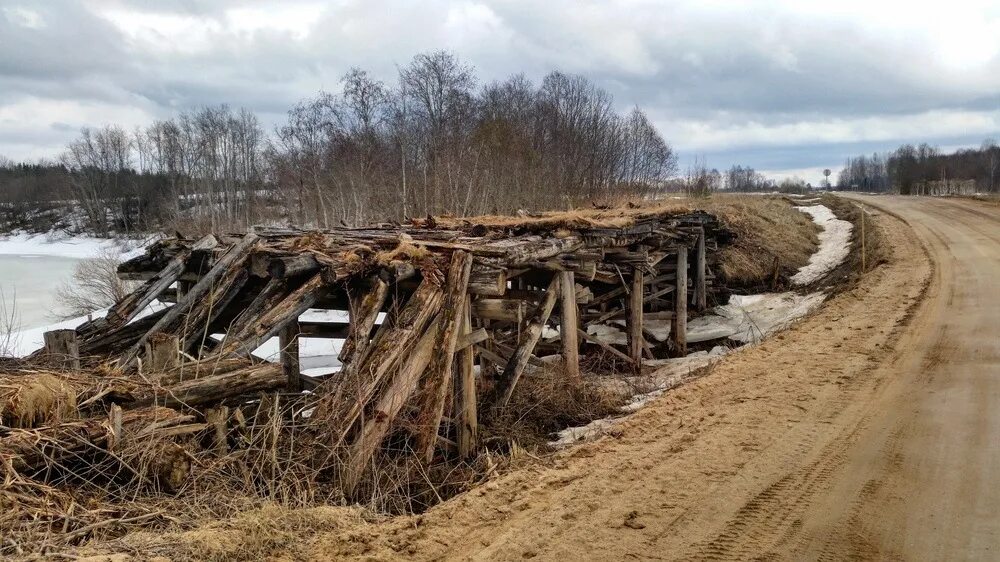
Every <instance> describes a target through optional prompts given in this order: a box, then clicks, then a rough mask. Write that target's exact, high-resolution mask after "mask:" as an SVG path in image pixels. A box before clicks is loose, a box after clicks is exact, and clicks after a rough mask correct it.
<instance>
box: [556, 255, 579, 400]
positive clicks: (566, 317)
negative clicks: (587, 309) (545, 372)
mask: <svg viewBox="0 0 1000 562" xmlns="http://www.w3.org/2000/svg"><path fill="white" fill-rule="evenodd" d="M559 277H560V280H559V285H560V287H562V291H561V298H560V300H561V301H562V310H561V313H560V315H559V316H560V318H559V322H560V326H559V335H560V337H559V339H560V340H561V341H562V356H563V368H564V369H565V370H566V376H567V377H569V379H570V380H572V381H575V382H579V381H580V340H579V338H578V337H577V331H578V330H579V328H580V321H579V319H578V316H579V315H578V314H577V312H578V311H577V305H576V289H575V288H576V279H575V276H574V274H573V272H572V271H564V272H562V273H560V274H559Z"/></svg>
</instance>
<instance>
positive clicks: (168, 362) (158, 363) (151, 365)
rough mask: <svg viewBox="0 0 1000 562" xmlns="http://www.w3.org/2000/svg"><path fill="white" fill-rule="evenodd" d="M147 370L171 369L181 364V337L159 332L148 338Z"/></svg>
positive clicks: (155, 371) (160, 370)
mask: <svg viewBox="0 0 1000 562" xmlns="http://www.w3.org/2000/svg"><path fill="white" fill-rule="evenodd" d="M145 346H146V349H145V351H146V353H145V357H146V370H147V371H149V372H152V373H162V372H164V371H169V370H171V369H173V368H175V367H177V366H178V365H180V364H181V344H180V338H179V337H177V336H175V335H172V334H164V333H163V332H157V333H155V334H152V335H150V336H149V339H147V340H146V344H145Z"/></svg>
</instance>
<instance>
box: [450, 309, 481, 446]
mask: <svg viewBox="0 0 1000 562" xmlns="http://www.w3.org/2000/svg"><path fill="white" fill-rule="evenodd" d="M466 299H468V297H466ZM463 332H465V334H471V333H472V314H471V313H470V307H469V300H466V301H465V323H464V327H463ZM475 360H476V352H475V349H474V348H473V346H471V345H470V346H468V347H465V348H463V349H462V350H461V351H459V352H458V369H457V370H456V373H455V400H456V405H455V411H456V413H457V415H456V417H457V418H458V423H457V424H456V425H457V426H458V454H459V456H461V457H462V458H469V457H471V456H472V455H473V454H474V453H475V451H476V443H477V442H478V440H479V411H478V407H477V404H476V374H475V369H474V368H475V365H474V363H475Z"/></svg>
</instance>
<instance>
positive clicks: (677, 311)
mask: <svg viewBox="0 0 1000 562" xmlns="http://www.w3.org/2000/svg"><path fill="white" fill-rule="evenodd" d="M687 257H688V255H687V248H679V249H678V250H677V294H676V295H674V326H673V330H671V332H670V335H671V336H672V337H673V340H674V348H675V349H676V350H677V354H678V355H679V356H680V357H683V356H685V355H687V304H688V283H687V269H688V268H687Z"/></svg>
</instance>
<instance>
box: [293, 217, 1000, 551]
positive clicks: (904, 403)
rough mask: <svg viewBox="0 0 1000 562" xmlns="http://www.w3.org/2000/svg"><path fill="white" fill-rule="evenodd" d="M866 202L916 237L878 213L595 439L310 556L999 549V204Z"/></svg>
mask: <svg viewBox="0 0 1000 562" xmlns="http://www.w3.org/2000/svg"><path fill="white" fill-rule="evenodd" d="M873 201H874V202H876V203H877V204H879V205H884V206H885V207H886V208H888V209H890V210H891V211H892V212H893V213H898V214H899V215H900V216H901V217H903V218H904V219H906V220H907V221H908V222H910V223H911V224H912V227H913V229H914V230H915V232H916V233H917V235H918V237H919V240H921V241H922V242H923V243H922V244H921V243H920V242H918V241H917V240H915V239H914V237H913V232H912V231H911V230H910V229H909V227H907V226H906V225H904V224H903V223H902V222H901V221H900V220H897V219H895V218H892V217H891V216H889V215H885V214H883V215H882V217H881V219H880V223H881V228H883V229H884V233H885V234H886V236H887V238H889V239H891V240H893V244H892V260H891V263H889V264H888V265H885V266H883V267H880V268H879V269H877V270H876V271H875V272H873V273H871V274H870V275H869V277H868V279H867V280H866V282H865V283H863V284H862V285H861V286H859V287H857V288H855V289H853V290H851V291H849V292H847V293H844V294H841V295H839V296H838V297H836V298H834V299H832V300H831V301H830V303H829V304H828V305H827V306H825V307H824V308H823V309H822V310H821V312H819V313H817V314H816V315H814V316H812V317H810V318H808V319H807V320H805V321H804V322H802V323H801V324H799V325H798V326H796V327H795V328H793V329H792V330H791V331H789V332H786V333H785V334H783V335H780V336H778V337H777V338H776V339H772V340H770V341H768V342H766V343H764V344H762V345H760V346H758V347H755V348H752V349H746V350H743V351H740V352H738V353H736V354H735V355H733V356H731V357H730V358H728V359H727V360H726V361H725V362H723V363H722V364H720V365H719V366H718V367H716V368H715V370H714V372H713V373H711V374H710V375H708V376H706V377H704V378H702V379H700V380H699V381H697V382H695V383H692V384H690V385H688V386H685V387H682V388H680V389H677V390H676V391H674V392H671V393H669V394H668V395H666V396H665V397H664V398H662V399H660V400H658V401H656V402H654V403H653V404H652V405H650V406H649V407H647V408H646V409H644V410H642V411H640V412H638V413H637V414H635V415H634V416H632V418H630V419H629V420H628V421H627V422H625V423H624V424H622V425H621V426H620V428H619V430H618V431H617V432H616V434H615V435H612V436H608V437H605V438H603V439H601V440H599V441H597V442H594V443H591V444H587V445H583V446H580V447H577V448H575V449H573V450H572V451H569V452H567V453H564V454H563V455H560V456H558V457H557V458H556V459H554V460H553V461H552V462H551V463H550V464H547V465H545V466H537V465H536V466H533V467H530V468H526V469H523V470H518V471H514V472H512V473H510V474H508V475H506V476H504V477H502V478H500V479H498V480H496V481H494V482H491V483H490V484H488V485H486V486H484V487H483V488H481V489H479V490H476V491H473V492H472V493H470V494H466V495H464V496H461V497H458V498H455V499H454V500H452V501H449V502H446V503H445V504H442V505H440V506H438V507H436V508H434V509H432V510H431V511H429V512H428V513H426V514H424V515H423V516H421V517H419V518H409V519H396V520H393V521H390V522H388V523H384V524H373V525H362V526H360V527H357V526H352V527H351V528H349V529H345V530H344V531H343V532H339V533H330V534H326V535H323V536H319V537H316V538H314V539H313V540H312V544H311V545H310V546H309V548H310V552H311V554H312V556H313V557H314V558H316V559H321V558H328V557H331V556H337V555H354V556H359V555H360V556H365V557H370V558H372V559H399V558H409V559H482V560H487V559H489V560H493V559H501V560H523V559H529V558H537V559H545V560H553V559H576V560H594V559H644V560H645V559H668V560H673V559H706V560H743V559H754V558H766V559H792V560H814V559H827V560H841V559H851V558H853V559H904V560H942V559H997V558H1000V550H997V548H998V544H1000V534H998V525H1000V511H998V506H1000V361H998V352H1000V340H998V338H1000V308H998V303H1000V294H998V292H1000V210H998V209H997V208H996V207H989V206H985V205H980V204H977V203H974V202H968V201H957V200H938V199H903V198H879V199H877V200H873ZM925 246H926V248H927V250H928V251H927V252H925V250H924V247H925ZM928 254H929V256H930V257H932V258H933V261H929V260H928V259H927V258H928ZM923 295H926V297H927V298H926V299H921V297H922V296H923Z"/></svg>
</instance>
